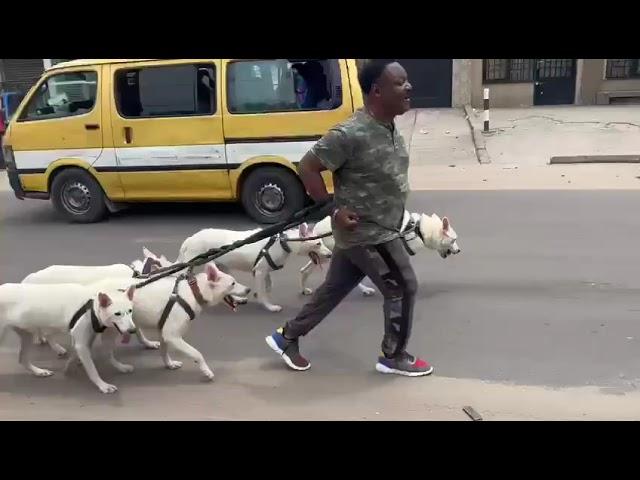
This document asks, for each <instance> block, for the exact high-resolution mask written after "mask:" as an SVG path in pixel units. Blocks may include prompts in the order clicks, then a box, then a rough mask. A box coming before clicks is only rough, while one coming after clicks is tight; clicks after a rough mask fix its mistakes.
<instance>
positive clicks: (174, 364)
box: [167, 360, 182, 370]
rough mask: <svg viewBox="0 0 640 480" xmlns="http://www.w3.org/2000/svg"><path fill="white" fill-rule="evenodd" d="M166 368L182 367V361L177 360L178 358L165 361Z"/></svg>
mask: <svg viewBox="0 0 640 480" xmlns="http://www.w3.org/2000/svg"><path fill="white" fill-rule="evenodd" d="M167 368H168V369H169V370H177V369H179V368H182V362H179V361H178V360H171V361H170V362H169V363H167Z"/></svg>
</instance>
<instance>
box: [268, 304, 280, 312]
mask: <svg viewBox="0 0 640 480" xmlns="http://www.w3.org/2000/svg"><path fill="white" fill-rule="evenodd" d="M265 308H266V309H267V310H269V311H270V312H271V313H278V312H281V311H282V306H280V305H265Z"/></svg>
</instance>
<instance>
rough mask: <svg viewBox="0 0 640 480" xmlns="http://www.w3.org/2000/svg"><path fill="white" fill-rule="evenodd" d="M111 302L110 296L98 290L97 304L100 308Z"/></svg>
mask: <svg viewBox="0 0 640 480" xmlns="http://www.w3.org/2000/svg"><path fill="white" fill-rule="evenodd" d="M112 303H113V302H112V301H111V298H110V297H109V295H107V294H106V293H102V292H100V293H99V294H98V304H99V305H100V308H107V307H108V306H109V305H111V304H112Z"/></svg>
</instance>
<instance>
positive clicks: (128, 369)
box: [116, 363, 135, 373]
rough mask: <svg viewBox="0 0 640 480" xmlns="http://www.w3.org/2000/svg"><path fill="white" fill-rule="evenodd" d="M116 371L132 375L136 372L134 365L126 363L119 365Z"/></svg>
mask: <svg viewBox="0 0 640 480" xmlns="http://www.w3.org/2000/svg"><path fill="white" fill-rule="evenodd" d="M116 369H117V370H118V371H119V372H120V373H131V372H133V371H134V370H135V368H134V366H133V365H128V364H126V363H121V364H120V365H118V366H117V367H116Z"/></svg>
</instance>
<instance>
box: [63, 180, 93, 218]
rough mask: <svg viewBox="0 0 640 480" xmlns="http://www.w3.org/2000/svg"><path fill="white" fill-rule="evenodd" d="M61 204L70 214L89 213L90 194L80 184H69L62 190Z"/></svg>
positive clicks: (86, 188) (87, 188) (87, 189)
mask: <svg viewBox="0 0 640 480" xmlns="http://www.w3.org/2000/svg"><path fill="white" fill-rule="evenodd" d="M62 203H63V204H64V207H65V208H66V209H67V210H69V211H70V212H72V213H75V214H82V213H86V212H88V211H89V208H90V206H91V192H90V191H89V187H87V186H86V185H85V184H83V183H81V182H69V183H67V184H66V185H65V186H64V188H63V189H62Z"/></svg>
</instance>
